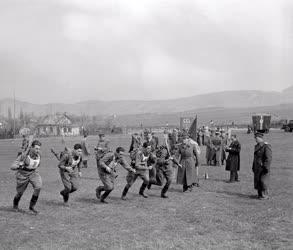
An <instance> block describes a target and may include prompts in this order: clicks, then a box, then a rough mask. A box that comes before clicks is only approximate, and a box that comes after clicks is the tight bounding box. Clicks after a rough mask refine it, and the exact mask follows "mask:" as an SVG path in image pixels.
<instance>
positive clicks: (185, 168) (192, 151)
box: [177, 133, 198, 192]
mask: <svg viewBox="0 0 293 250" xmlns="http://www.w3.org/2000/svg"><path fill="white" fill-rule="evenodd" d="M182 139H183V142H182V144H181V145H179V150H178V151H179V155H180V157H179V159H180V160H179V162H180V164H181V166H182V167H181V168H178V174H177V184H181V185H183V192H185V191H187V190H189V191H192V185H193V184H194V183H195V180H196V178H197V176H196V168H195V165H196V160H197V159H198V153H197V150H196V147H195V145H194V144H192V143H190V140H189V136H188V134H187V133H183V134H182Z"/></svg>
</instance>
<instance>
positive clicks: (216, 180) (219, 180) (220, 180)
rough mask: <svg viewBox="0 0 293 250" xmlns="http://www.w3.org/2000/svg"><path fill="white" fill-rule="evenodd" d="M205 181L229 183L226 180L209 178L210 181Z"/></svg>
mask: <svg viewBox="0 0 293 250" xmlns="http://www.w3.org/2000/svg"><path fill="white" fill-rule="evenodd" d="M204 180H205V181H215V182H224V183H228V181H227V180H224V179H212V178H209V179H204Z"/></svg>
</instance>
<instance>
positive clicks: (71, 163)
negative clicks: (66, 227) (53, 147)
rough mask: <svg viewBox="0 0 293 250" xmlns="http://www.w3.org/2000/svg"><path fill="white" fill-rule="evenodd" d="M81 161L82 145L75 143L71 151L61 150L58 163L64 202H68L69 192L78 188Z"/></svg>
mask: <svg viewBox="0 0 293 250" xmlns="http://www.w3.org/2000/svg"><path fill="white" fill-rule="evenodd" d="M81 162H82V147H81V145H80V144H75V145H74V147H73V150H72V151H69V150H66V151H64V152H63V154H62V156H61V159H60V162H59V164H58V167H59V172H60V176H61V180H62V183H63V185H64V189H63V190H62V191H61V192H60V194H61V195H62V197H63V201H64V204H66V205H67V204H68V200H69V194H71V193H73V192H75V191H76V190H77V189H78V186H79V181H78V176H79V172H80V164H81Z"/></svg>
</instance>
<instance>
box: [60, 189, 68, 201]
mask: <svg viewBox="0 0 293 250" xmlns="http://www.w3.org/2000/svg"><path fill="white" fill-rule="evenodd" d="M60 194H61V195H62V197H63V201H64V203H67V202H68V200H69V193H68V192H66V191H65V190H62V191H61V192H60Z"/></svg>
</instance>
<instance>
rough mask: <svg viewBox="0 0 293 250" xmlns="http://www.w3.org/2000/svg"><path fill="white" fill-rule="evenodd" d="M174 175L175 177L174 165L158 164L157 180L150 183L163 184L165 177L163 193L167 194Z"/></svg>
mask: <svg viewBox="0 0 293 250" xmlns="http://www.w3.org/2000/svg"><path fill="white" fill-rule="evenodd" d="M172 177H173V171H172V166H169V165H167V166H166V165H164V166H157V176H156V181H155V182H153V181H151V180H150V184H153V185H158V186H163V181H164V178H165V179H166V184H165V186H164V187H163V189H162V194H165V193H166V192H167V191H168V189H169V187H170V185H171V183H172Z"/></svg>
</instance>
